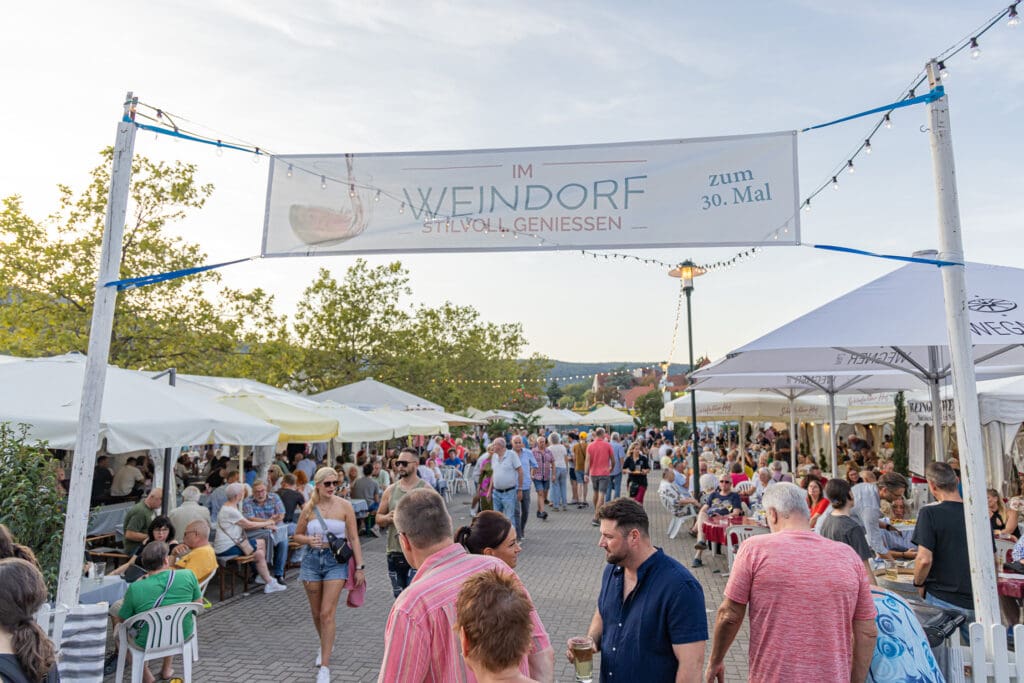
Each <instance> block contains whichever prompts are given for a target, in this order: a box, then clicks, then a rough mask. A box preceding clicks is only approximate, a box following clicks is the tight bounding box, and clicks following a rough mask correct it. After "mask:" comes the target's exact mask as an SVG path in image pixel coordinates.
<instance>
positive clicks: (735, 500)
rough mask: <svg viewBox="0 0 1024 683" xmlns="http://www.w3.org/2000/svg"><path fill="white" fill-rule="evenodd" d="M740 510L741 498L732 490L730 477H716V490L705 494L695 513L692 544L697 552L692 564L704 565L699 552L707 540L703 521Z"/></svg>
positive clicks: (725, 475) (705, 548) (741, 506)
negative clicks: (695, 531)
mask: <svg viewBox="0 0 1024 683" xmlns="http://www.w3.org/2000/svg"><path fill="white" fill-rule="evenodd" d="M742 511H743V500H742V499H741V498H740V494H738V493H736V492H735V491H733V490H732V477H730V476H729V475H728V474H722V475H721V476H720V477H719V479H718V490H717V491H712V492H711V493H709V494H708V495H707V497H706V498H705V499H704V505H703V506H702V507H701V509H700V512H699V513H698V514H697V524H696V529H697V542H696V543H695V544H694V546H693V547H694V549H695V550H696V551H697V553H696V555H694V557H693V564H692V566H694V567H701V566H703V565H704V562H703V561H702V560H701V553H703V552H704V551H705V550H707V548H708V544H707V541H705V540H704V522H706V521H707V520H708V519H709V518H711V517H720V516H723V515H732V514H735V513H737V512H742Z"/></svg>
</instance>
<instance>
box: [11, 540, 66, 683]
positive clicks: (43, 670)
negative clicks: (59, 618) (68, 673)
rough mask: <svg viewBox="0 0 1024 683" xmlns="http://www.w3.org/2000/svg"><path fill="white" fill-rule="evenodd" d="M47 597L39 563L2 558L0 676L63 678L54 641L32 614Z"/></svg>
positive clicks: (47, 679)
mask: <svg viewBox="0 0 1024 683" xmlns="http://www.w3.org/2000/svg"><path fill="white" fill-rule="evenodd" d="M46 597H47V596H46V584H45V583H44V582H43V575H42V573H41V572H40V571H39V568H38V567H36V566H35V565H34V564H32V563H31V562H29V561H27V560H23V559H21V558H19V557H8V558H5V559H2V560H0V605H3V609H0V680H3V681H12V682H13V683H17V682H18V681H33V682H36V681H46V682H47V683H50V682H51V681H57V680H60V677H59V676H58V675H57V653H56V651H55V650H54V647H53V643H52V642H50V639H49V638H48V637H47V636H46V632H45V631H43V629H42V628H40V627H39V625H38V624H37V623H36V620H35V619H34V618H33V617H34V615H35V613H36V612H38V611H39V608H40V607H42V606H43V603H45V602H46Z"/></svg>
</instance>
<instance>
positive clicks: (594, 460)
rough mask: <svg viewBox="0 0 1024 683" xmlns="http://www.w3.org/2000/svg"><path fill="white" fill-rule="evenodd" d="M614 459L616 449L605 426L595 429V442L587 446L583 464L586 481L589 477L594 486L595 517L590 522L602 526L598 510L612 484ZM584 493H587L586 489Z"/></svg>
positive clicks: (584, 479)
mask: <svg viewBox="0 0 1024 683" xmlns="http://www.w3.org/2000/svg"><path fill="white" fill-rule="evenodd" d="M614 459H615V451H613V450H612V445H611V444H610V443H608V442H607V441H605V438H604V428H603V427H598V428H597V429H595V430H594V441H593V443H591V444H590V445H589V446H587V460H586V463H584V466H583V472H584V478H583V481H584V483H586V480H587V478H588V477H589V478H590V483H591V486H593V487H594V519H593V520H591V522H590V523H591V524H592V525H594V526H601V522H599V521H598V519H597V510H598V509H599V508H600V507H601V506H602V505H603V504H604V499H605V496H606V495H607V493H608V490H609V487H610V486H611V482H612V476H611V475H612V462H613V461H614ZM583 495H586V491H584V493H583Z"/></svg>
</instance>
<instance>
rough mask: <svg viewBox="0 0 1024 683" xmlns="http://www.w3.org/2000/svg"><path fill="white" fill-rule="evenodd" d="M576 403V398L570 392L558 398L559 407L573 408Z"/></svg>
mask: <svg viewBox="0 0 1024 683" xmlns="http://www.w3.org/2000/svg"><path fill="white" fill-rule="evenodd" d="M574 405H576V399H575V398H573V397H572V396H569V395H568V394H567V395H565V396H563V397H562V398H560V399H558V407H559V408H572V407H573V406H574Z"/></svg>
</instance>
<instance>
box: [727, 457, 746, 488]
mask: <svg viewBox="0 0 1024 683" xmlns="http://www.w3.org/2000/svg"><path fill="white" fill-rule="evenodd" d="M729 477H730V478H731V479H732V485H733V486H736V484H739V483H740V482H741V481H750V477H748V476H747V474H746V472H744V471H743V465H741V464H739V463H738V462H734V463H733V464H732V467H730V468H729Z"/></svg>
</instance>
